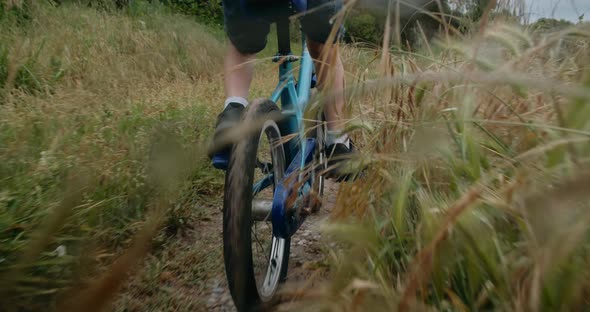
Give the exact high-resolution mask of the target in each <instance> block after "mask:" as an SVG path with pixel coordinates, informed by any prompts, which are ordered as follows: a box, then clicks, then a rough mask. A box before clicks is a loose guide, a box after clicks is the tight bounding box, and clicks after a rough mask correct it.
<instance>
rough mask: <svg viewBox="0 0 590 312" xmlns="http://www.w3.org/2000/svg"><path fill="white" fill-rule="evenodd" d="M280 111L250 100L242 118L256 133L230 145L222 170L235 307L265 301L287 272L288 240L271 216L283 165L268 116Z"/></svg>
mask: <svg viewBox="0 0 590 312" xmlns="http://www.w3.org/2000/svg"><path fill="white" fill-rule="evenodd" d="M279 114H280V111H279V108H278V107H277V106H276V104H275V103H273V102H272V101H269V100H265V101H262V102H260V103H252V104H251V106H250V107H249V109H248V111H247V112H246V116H245V117H244V122H245V123H246V124H248V125H249V126H252V127H255V128H256V129H257V131H254V134H253V135H249V136H248V137H246V138H245V139H242V140H240V142H239V143H237V144H235V146H234V148H233V151H232V156H231V158H230V163H229V167H228V170H227V173H226V179H225V194H224V205H223V208H224V213H223V244H224V246H223V249H224V261H225V270H226V276H227V280H228V284H229V289H230V292H231V295H232V298H233V300H234V304H235V305H236V308H237V309H238V310H239V311H249V310H252V309H255V308H257V307H260V306H261V305H265V304H268V303H270V302H271V299H272V298H273V295H274V294H275V292H276V290H277V288H278V286H279V284H280V282H281V279H282V277H284V276H285V275H286V271H287V266H288V261H289V250H290V239H282V238H278V237H275V236H274V235H273V233H272V223H271V215H270V211H271V207H272V199H273V196H274V190H275V186H276V185H277V183H278V182H279V181H280V180H281V179H282V178H283V175H284V172H285V169H286V164H285V153H284V150H283V145H282V142H280V140H281V133H280V130H279V127H278V125H277V123H276V122H275V121H274V120H273V118H275V117H276V116H278V115H279ZM255 125H261V126H260V127H258V126H255Z"/></svg>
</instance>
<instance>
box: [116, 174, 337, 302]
mask: <svg viewBox="0 0 590 312" xmlns="http://www.w3.org/2000/svg"><path fill="white" fill-rule="evenodd" d="M337 189H338V187H337V184H334V183H331V182H329V181H328V182H327V183H326V187H325V195H324V202H323V203H324V205H323V207H322V209H321V210H320V212H319V213H317V214H314V215H312V216H310V217H308V219H307V220H306V222H305V223H304V224H303V225H302V228H301V229H300V230H299V231H298V232H297V233H296V234H295V236H294V237H293V238H292V240H291V257H290V262H289V273H288V276H287V284H286V287H294V285H301V286H309V283H310V282H311V283H313V281H314V280H319V279H317V278H310V277H311V276H312V275H313V276H314V277H317V275H316V274H315V273H316V272H317V271H318V270H317V268H318V267H321V263H322V262H323V260H324V253H323V251H322V248H323V246H325V244H326V242H325V241H323V240H322V237H321V234H320V231H319V228H320V226H321V224H322V222H324V221H325V220H326V218H327V216H328V215H329V212H330V211H331V208H332V206H333V205H334V202H335V197H336V192H337ZM195 211H196V213H197V214H198V215H197V216H196V217H195V219H196V221H195V224H196V225H195V226H194V227H192V228H191V229H190V230H188V231H185V232H184V233H180V234H177V235H176V236H172V237H169V238H167V239H164V240H163V241H162V242H161V243H162V247H160V248H161V251H160V252H158V253H157V254H154V255H153V256H151V257H150V258H149V259H148V261H147V262H146V264H145V266H144V267H143V268H142V269H141V270H140V271H139V273H138V274H137V275H136V276H134V277H133V278H132V280H131V281H130V283H129V284H128V285H127V286H126V287H125V289H124V290H123V292H122V294H121V295H120V296H119V298H118V299H117V301H116V302H115V304H114V306H113V310H114V311H235V308H234V305H233V302H232V299H231V296H230V293H229V290H228V288H227V282H226V279H225V273H224V267H223V255H222V236H221V228H222V227H221V223H222V214H221V209H220V208H218V207H195ZM319 271H321V270H319Z"/></svg>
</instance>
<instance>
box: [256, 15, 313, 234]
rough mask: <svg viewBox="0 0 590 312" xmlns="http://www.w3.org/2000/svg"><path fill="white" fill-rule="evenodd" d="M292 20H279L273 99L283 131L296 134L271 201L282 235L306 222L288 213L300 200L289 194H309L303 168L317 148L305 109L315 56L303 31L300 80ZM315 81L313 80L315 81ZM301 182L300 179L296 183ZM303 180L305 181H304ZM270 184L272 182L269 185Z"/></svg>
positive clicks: (275, 223)
mask: <svg viewBox="0 0 590 312" xmlns="http://www.w3.org/2000/svg"><path fill="white" fill-rule="evenodd" d="M288 27H289V24H288V22H287V21H279V22H277V35H278V39H279V53H278V54H277V55H276V56H275V57H274V59H273V60H274V61H275V62H281V64H280V65H279V83H278V85H277V87H276V89H275V91H274V92H273V93H272V95H271V98H270V99H271V100H272V101H273V102H275V103H278V101H279V99H280V103H281V111H282V113H283V117H284V119H283V121H282V122H281V124H282V127H281V135H282V136H286V135H291V134H296V136H295V138H293V139H291V140H289V141H288V142H286V143H285V145H284V147H285V158H286V161H287V164H289V166H288V167H287V170H286V172H285V175H284V176H285V178H284V179H283V181H280V182H279V184H278V185H276V186H275V195H274V198H273V205H272V214H271V219H272V224H273V233H274V235H275V236H278V237H281V238H288V237H290V236H291V235H293V234H294V233H295V232H296V231H297V229H298V228H299V226H300V225H301V224H302V223H303V221H304V219H305V217H304V216H301V215H297V214H291V215H289V213H288V211H289V210H291V211H294V210H295V211H296V210H297V209H295V207H289V206H293V205H297V204H298V203H299V204H301V202H300V201H295V202H294V203H288V198H289V197H290V195H292V192H298V194H297V196H296V197H297V198H299V199H301V198H305V197H306V196H308V195H309V190H310V188H311V179H309V178H308V180H307V181H301V180H302V179H304V176H303V175H302V174H301V172H303V169H304V168H305V167H306V166H307V165H308V164H310V163H311V162H312V161H313V154H314V149H315V139H305V133H304V125H303V113H304V111H305V108H306V107H307V104H308V102H309V99H310V96H311V88H312V87H314V85H315V83H313V82H314V79H315V75H314V65H313V60H312V58H311V56H310V54H309V51H308V49H307V44H306V41H305V35H304V34H302V36H301V38H302V40H301V42H302V52H301V57H299V60H300V68H299V76H298V80H297V81H296V80H295V77H294V75H293V63H294V62H295V61H296V60H297V59H298V58H296V57H294V56H293V55H292V53H291V49H290V38H289V28H288ZM312 83H313V84H312ZM264 180H265V179H263V180H262V181H259V182H257V183H256V184H255V185H254V190H255V191H256V190H257V189H262V188H261V187H263V186H265V185H259V184H258V183H261V184H267V183H268V182H271V181H264ZM297 182H299V183H297ZM301 182H303V183H301ZM268 186H270V183H269V185H268Z"/></svg>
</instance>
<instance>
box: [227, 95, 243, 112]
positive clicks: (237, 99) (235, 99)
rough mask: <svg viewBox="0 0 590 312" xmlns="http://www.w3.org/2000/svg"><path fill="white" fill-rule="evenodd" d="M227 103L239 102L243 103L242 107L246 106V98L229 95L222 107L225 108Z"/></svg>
mask: <svg viewBox="0 0 590 312" xmlns="http://www.w3.org/2000/svg"><path fill="white" fill-rule="evenodd" d="M229 103H240V104H242V105H244V107H246V106H248V100H246V99H245V98H243V97H241V96H230V97H228V98H227V99H225V104H224V105H223V108H224V109H225V108H226V107H227V106H228V105H229Z"/></svg>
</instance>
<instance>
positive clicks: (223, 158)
mask: <svg viewBox="0 0 590 312" xmlns="http://www.w3.org/2000/svg"><path fill="white" fill-rule="evenodd" d="M211 163H212V164H213V167H214V168H215V169H219V170H227V167H228V166H229V154H228V153H218V154H215V155H213V158H211Z"/></svg>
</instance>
